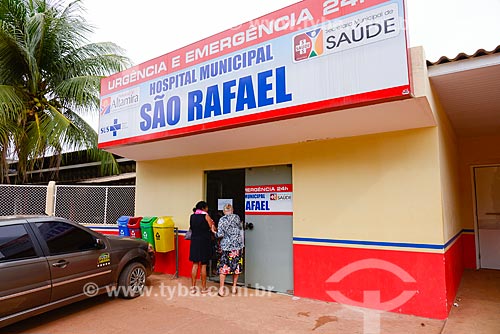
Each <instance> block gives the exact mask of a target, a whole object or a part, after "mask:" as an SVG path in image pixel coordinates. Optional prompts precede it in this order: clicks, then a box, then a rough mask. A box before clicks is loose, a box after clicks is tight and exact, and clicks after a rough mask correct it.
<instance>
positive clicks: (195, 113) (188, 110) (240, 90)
mask: <svg viewBox="0 0 500 334" xmlns="http://www.w3.org/2000/svg"><path fill="white" fill-rule="evenodd" d="M273 60H274V57H273V53H272V46H271V44H267V45H263V46H260V47H258V48H255V49H250V50H247V51H245V52H241V53H237V54H234V55H231V56H228V57H225V58H222V59H218V60H216V61H213V62H210V63H206V64H203V65H200V66H197V67H195V68H192V69H188V70H186V71H183V72H180V73H176V74H173V75H170V76H167V77H164V78H162V79H160V80H156V81H153V82H150V83H149V85H148V90H149V95H150V96H154V98H153V101H152V102H148V103H144V104H142V105H141V107H140V118H141V121H140V129H141V131H149V130H155V129H164V128H166V127H169V126H176V125H178V124H180V123H185V122H187V123H188V124H189V122H194V121H199V120H215V119H216V118H218V117H221V116H223V115H228V114H232V113H238V112H242V111H248V110H252V109H256V108H262V107H266V106H271V105H276V104H281V103H285V102H290V101H292V99H293V95H292V93H290V92H288V91H287V87H286V66H280V67H275V68H270V69H265V70H262V71H260V72H258V73H254V74H251V75H242V76H240V77H237V78H234V76H233V77H232V78H233V79H231V77H230V76H228V77H229V78H228V80H227V81H224V82H221V83H218V84H214V85H210V86H207V87H204V88H203V89H192V90H190V91H188V92H187V93H185V95H183V96H181V95H180V94H176V92H175V91H176V90H177V89H179V88H181V87H184V86H188V85H193V84H197V83H200V82H203V81H205V80H209V79H212V78H218V77H221V76H223V75H225V74H229V73H233V72H238V71H241V70H244V69H246V68H250V67H253V66H258V65H260V64H263V63H269V62H272V61H273Z"/></svg>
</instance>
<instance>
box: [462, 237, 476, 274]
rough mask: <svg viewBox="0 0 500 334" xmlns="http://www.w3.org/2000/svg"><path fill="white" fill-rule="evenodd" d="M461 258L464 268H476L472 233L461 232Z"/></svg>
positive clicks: (474, 241)
mask: <svg viewBox="0 0 500 334" xmlns="http://www.w3.org/2000/svg"><path fill="white" fill-rule="evenodd" d="M462 243H463V259H464V268H466V269H476V268H477V267H476V266H477V263H476V236H475V235H474V234H469V233H463V234H462Z"/></svg>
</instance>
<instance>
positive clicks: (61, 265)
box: [52, 260, 69, 268]
mask: <svg viewBox="0 0 500 334" xmlns="http://www.w3.org/2000/svg"><path fill="white" fill-rule="evenodd" d="M68 264H69V262H68V261H66V260H60V261H57V262H56V263H52V267H59V268H66V266H67V265H68Z"/></svg>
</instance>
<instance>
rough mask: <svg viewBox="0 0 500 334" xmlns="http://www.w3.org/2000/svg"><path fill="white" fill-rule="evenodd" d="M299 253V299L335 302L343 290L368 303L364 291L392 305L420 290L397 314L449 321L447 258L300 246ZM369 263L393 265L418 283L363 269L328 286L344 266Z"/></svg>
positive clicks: (296, 247)
mask: <svg viewBox="0 0 500 334" xmlns="http://www.w3.org/2000/svg"><path fill="white" fill-rule="evenodd" d="M293 249H294V282H295V283H294V285H295V291H294V294H295V295H297V296H301V297H307V298H314V299H320V300H325V301H332V297H331V296H330V295H329V293H328V291H339V292H341V293H342V294H343V295H345V296H347V297H348V298H350V299H352V300H354V301H357V302H362V301H363V300H364V297H363V291H380V300H381V302H388V301H391V300H394V298H397V297H398V296H399V295H400V294H401V293H402V292H403V291H405V290H407V291H416V293H414V295H413V297H412V298H411V299H410V300H409V301H407V302H406V303H404V304H403V305H401V306H399V307H397V308H396V309H393V310H392V311H393V312H397V313H404V314H412V315H417V316H422V317H428V318H437V319H445V318H446V317H447V316H448V309H447V296H446V282H445V265H444V264H445V260H444V255H443V254H434V253H422V252H403V251H394V250H373V249H360V248H343V247H330V246H311V245H299V244H296V245H294V248H293ZM366 259H376V260H384V261H387V262H389V263H392V264H394V265H396V266H398V267H400V268H401V269H403V270H404V271H406V272H407V273H408V274H409V275H411V276H412V277H413V278H414V279H415V282H414V283H407V282H403V281H402V280H401V279H400V278H399V277H398V276H397V275H395V274H393V273H392V272H388V271H386V270H381V269H364V270H359V271H357V272H353V273H351V274H349V275H347V276H345V278H344V279H343V280H341V281H340V282H339V283H328V282H327V280H328V279H329V277H330V276H331V275H333V274H335V273H336V272H338V271H339V270H340V269H342V268H343V267H345V266H347V265H349V264H351V263H354V262H356V261H360V260H366ZM370 307H372V308H375V307H373V305H371V306H370ZM377 308H378V307H377ZM379 309H381V308H379Z"/></svg>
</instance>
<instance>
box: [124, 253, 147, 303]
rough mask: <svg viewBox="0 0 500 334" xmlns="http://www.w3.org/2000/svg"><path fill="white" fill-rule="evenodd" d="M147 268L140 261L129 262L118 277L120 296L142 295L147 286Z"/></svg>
mask: <svg viewBox="0 0 500 334" xmlns="http://www.w3.org/2000/svg"><path fill="white" fill-rule="evenodd" d="M146 276H147V274H146V268H145V267H144V266H143V265H142V263H139V262H133V263H130V264H128V265H127V266H126V267H125V269H123V271H122V273H121V274H120V278H119V279H118V286H119V287H118V288H119V289H120V297H123V298H136V297H138V296H140V295H141V293H142V292H143V291H144V287H145V286H146Z"/></svg>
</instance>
